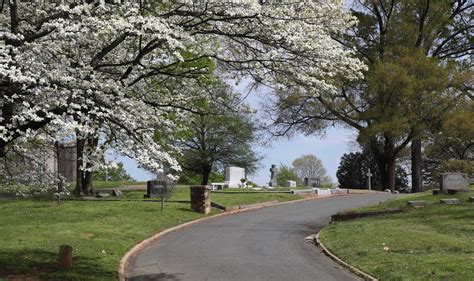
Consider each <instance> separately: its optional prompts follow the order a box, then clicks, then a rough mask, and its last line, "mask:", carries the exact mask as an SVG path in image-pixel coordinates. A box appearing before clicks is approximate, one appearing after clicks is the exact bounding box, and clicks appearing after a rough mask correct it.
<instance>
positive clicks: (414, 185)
mask: <svg viewBox="0 0 474 281" xmlns="http://www.w3.org/2000/svg"><path fill="white" fill-rule="evenodd" d="M421 162H422V158H421V140H420V139H413V140H412V142H411V192H413V193H415V192H421V191H423V182H422V180H421V164H422V163H421Z"/></svg>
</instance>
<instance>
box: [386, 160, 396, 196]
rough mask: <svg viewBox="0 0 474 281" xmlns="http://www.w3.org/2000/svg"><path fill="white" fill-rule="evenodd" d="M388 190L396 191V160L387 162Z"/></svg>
mask: <svg viewBox="0 0 474 281" xmlns="http://www.w3.org/2000/svg"><path fill="white" fill-rule="evenodd" d="M387 162H388V163H387V175H388V189H390V191H395V168H396V165H395V159H391V160H389V161H387Z"/></svg>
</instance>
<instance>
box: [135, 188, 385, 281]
mask: <svg viewBox="0 0 474 281" xmlns="http://www.w3.org/2000/svg"><path fill="white" fill-rule="evenodd" d="M392 196H393V195H392ZM389 197H391V195H388V194H372V195H351V196H340V197H332V198H327V199H319V200H310V201H305V202H299V203H293V204H285V205H280V206H273V207H268V208H263V209H259V210H255V211H249V212H243V213H240V214H236V215H231V216H224V217H220V218H216V219H212V220H208V221H206V222H203V223H199V224H195V225H192V226H189V227H186V228H183V229H181V230H178V231H176V232H172V233H169V234H167V235H165V236H163V237H162V238H160V239H158V240H157V241H156V242H155V243H154V244H152V245H151V246H150V247H148V248H146V249H145V250H144V251H142V252H141V253H140V254H139V255H138V256H137V257H136V258H135V259H134V260H133V262H132V265H131V270H130V273H131V276H132V277H131V278H130V279H129V280H130V281H132V280H133V281H138V280H192V281H201V280H210V281H214V280H223V281H232V280H244V281H253V280H271V281H278V280H282V281H303V280H339V281H340V280H359V278H358V277H357V276H355V275H353V274H351V273H349V272H348V271H346V270H344V269H342V268H341V267H340V266H339V265H337V264H336V263H334V262H333V261H332V260H331V259H329V258H328V257H326V256H325V255H324V254H322V253H321V252H320V251H319V250H318V249H317V248H316V247H315V246H314V245H313V244H311V243H307V242H305V237H307V236H308V235H311V234H314V233H316V232H317V231H318V230H319V229H321V228H322V227H323V226H325V225H326V224H327V223H328V222H329V220H330V216H331V215H332V214H335V213H337V212H339V211H341V210H344V209H348V208H354V207H359V206H363V205H367V204H372V203H377V202H380V201H383V200H385V199H387V198H389Z"/></svg>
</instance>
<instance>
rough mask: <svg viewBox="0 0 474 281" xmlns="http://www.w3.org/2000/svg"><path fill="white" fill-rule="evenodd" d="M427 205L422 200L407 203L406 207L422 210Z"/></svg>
mask: <svg viewBox="0 0 474 281" xmlns="http://www.w3.org/2000/svg"><path fill="white" fill-rule="evenodd" d="M427 204H428V202H426V201H424V200H418V201H415V200H414V201H408V202H407V205H408V206H410V207H413V208H423V207H426V205H427Z"/></svg>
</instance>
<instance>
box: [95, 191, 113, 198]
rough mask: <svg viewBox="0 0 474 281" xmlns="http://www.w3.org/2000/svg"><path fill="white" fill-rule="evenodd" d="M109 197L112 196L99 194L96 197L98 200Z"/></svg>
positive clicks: (103, 193)
mask: <svg viewBox="0 0 474 281" xmlns="http://www.w3.org/2000/svg"><path fill="white" fill-rule="evenodd" d="M109 196H110V194H109V193H106V192H101V193H97V195H96V197H97V198H107V197H109Z"/></svg>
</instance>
